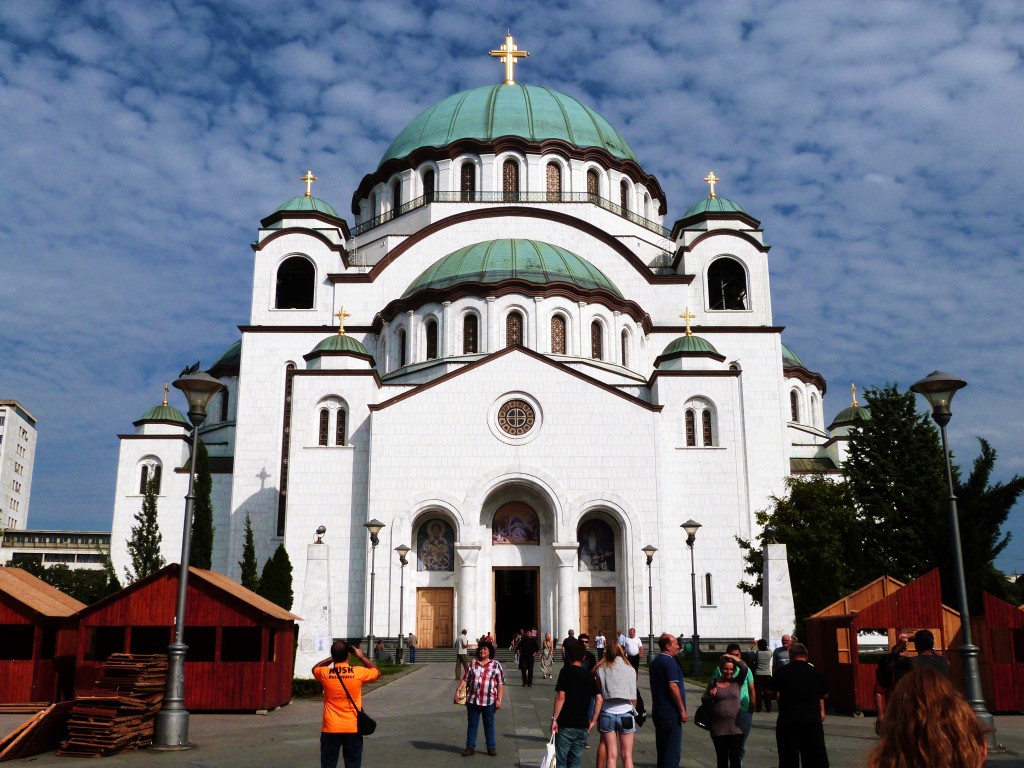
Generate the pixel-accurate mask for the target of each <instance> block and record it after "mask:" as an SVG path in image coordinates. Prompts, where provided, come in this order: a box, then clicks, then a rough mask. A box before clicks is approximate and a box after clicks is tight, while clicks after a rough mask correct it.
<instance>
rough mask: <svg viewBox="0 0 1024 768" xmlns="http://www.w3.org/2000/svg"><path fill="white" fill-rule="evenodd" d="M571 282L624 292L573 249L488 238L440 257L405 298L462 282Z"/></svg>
mask: <svg viewBox="0 0 1024 768" xmlns="http://www.w3.org/2000/svg"><path fill="white" fill-rule="evenodd" d="M504 280H523V281H525V282H528V283H536V284H538V285H546V284H548V283H570V284H572V285H575V286H576V287H577V288H579V289H581V290H584V291H594V290H601V291H608V292H610V293H613V294H615V295H616V296H622V293H621V292H620V291H619V289H618V288H616V287H615V284H614V283H612V281H611V280H609V279H608V278H607V277H606V276H605V274H604V273H603V272H601V270H599V269H598V268H597V267H595V266H594V265H593V264H591V263H590V262H589V261H587V260H586V259H584V258H581V257H580V256H577V255H576V254H575V253H573V252H572V251H567V250H566V249H565V248H560V247H559V246H557V245H552V244H551V243H544V242H540V241H537V240H517V239H506V240H485V241H484V242H482V243H474V244H473V245H467V246H466V247H465V248H460V249H459V250H457V251H454V252H453V253H449V254H448V255H447V256H445V257H443V258H441V259H439V260H438V261H436V262H435V263H434V264H432V265H431V266H430V267H429V268H427V270H426V271H424V272H423V274H421V275H420V276H419V277H417V278H416V279H415V280H414V281H413V282H412V284H411V285H410V286H409V288H408V289H407V290H406V292H405V294H404V295H403V298H405V297H408V296H412V295H413V294H414V293H418V292H419V291H424V290H428V289H446V288H451V287H452V286H455V285H459V284H460V283H483V284H491V283H499V282H502V281H504Z"/></svg>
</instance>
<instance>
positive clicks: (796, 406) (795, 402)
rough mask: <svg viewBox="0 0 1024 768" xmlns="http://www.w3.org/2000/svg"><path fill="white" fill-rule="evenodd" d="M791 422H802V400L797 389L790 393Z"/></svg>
mask: <svg viewBox="0 0 1024 768" xmlns="http://www.w3.org/2000/svg"><path fill="white" fill-rule="evenodd" d="M789 420H790V421H800V400H799V398H798V396H797V394H796V390H795V389H794V390H792V391H791V392H790V393H789Z"/></svg>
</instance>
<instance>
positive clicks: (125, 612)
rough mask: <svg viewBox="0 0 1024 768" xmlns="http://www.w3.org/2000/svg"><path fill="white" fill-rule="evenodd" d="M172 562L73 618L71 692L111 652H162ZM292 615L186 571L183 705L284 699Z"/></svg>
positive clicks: (89, 679) (265, 705)
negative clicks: (76, 620) (75, 640)
mask: <svg viewBox="0 0 1024 768" xmlns="http://www.w3.org/2000/svg"><path fill="white" fill-rule="evenodd" d="M178 571H179V566H178V565H176V564H171V565H168V566H166V567H165V568H162V569H161V570H159V571H157V572H156V573H153V574H150V575H149V576H147V577H146V578H143V579H140V580H139V581H137V582H135V583H134V584H131V585H130V586H128V587H126V588H125V589H123V590H121V591H120V592H118V593H117V594H115V595H111V596H110V597H108V598H105V599H104V600H101V601H99V602H97V603H95V604H93V605H91V606H89V607H88V608H85V609H84V610H83V611H82V612H81V613H80V614H79V615H80V624H79V634H78V644H77V654H76V657H77V674H76V678H75V682H76V687H77V690H78V691H83V690H87V689H89V688H91V687H92V686H93V684H94V682H95V679H96V675H97V670H98V666H99V664H100V663H101V662H103V661H104V660H105V659H106V658H107V657H109V656H110V655H111V654H112V653H166V651H167V646H168V645H169V644H170V642H171V640H172V635H173V625H174V612H175V606H176V596H177V591H178ZM297 620H298V617H297V616H295V615H294V614H292V613H290V612H288V611H286V610H284V609H283V608H280V607H279V606H277V605H275V604H274V603H272V602H270V601H269V600H266V599H265V598H263V597H260V596H259V595H257V594H256V593H255V592H252V591H250V590H248V589H246V588H245V587H243V586H242V585H241V584H239V583H238V582H236V581H233V580H232V579H230V578H228V577H227V576H224V575H223V574H220V573H216V572H214V571H207V570H202V569H199V568H189V578H188V598H187V608H186V610H185V644H186V645H187V646H188V653H187V654H186V656H185V707H186V709H188V710H189V711H195V712H202V711H208V712H209V711H249V712H251V711H255V710H260V709H273V708H275V707H279V706H281V705H282V704H287V703H288V701H290V699H291V690H292V666H293V664H294V652H295V630H296V625H295V622H296V621H297Z"/></svg>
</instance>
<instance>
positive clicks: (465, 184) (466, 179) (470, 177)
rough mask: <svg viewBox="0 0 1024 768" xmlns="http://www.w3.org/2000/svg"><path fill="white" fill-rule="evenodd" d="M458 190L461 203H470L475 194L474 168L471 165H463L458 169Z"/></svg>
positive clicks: (467, 163)
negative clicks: (460, 194)
mask: <svg viewBox="0 0 1024 768" xmlns="http://www.w3.org/2000/svg"><path fill="white" fill-rule="evenodd" d="M459 174H460V177H459V190H460V191H461V192H462V202H464V203H467V202H470V201H472V199H473V196H474V195H475V194H476V166H475V165H473V163H469V162H466V163H463V164H462V166H461V167H460V168H459Z"/></svg>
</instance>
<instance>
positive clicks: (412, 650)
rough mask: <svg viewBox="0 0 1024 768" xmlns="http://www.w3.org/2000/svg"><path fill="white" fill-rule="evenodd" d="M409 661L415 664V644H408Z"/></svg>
mask: <svg viewBox="0 0 1024 768" xmlns="http://www.w3.org/2000/svg"><path fill="white" fill-rule="evenodd" d="M409 663H410V664H415V663H416V646H415V645H410V646H409Z"/></svg>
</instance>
